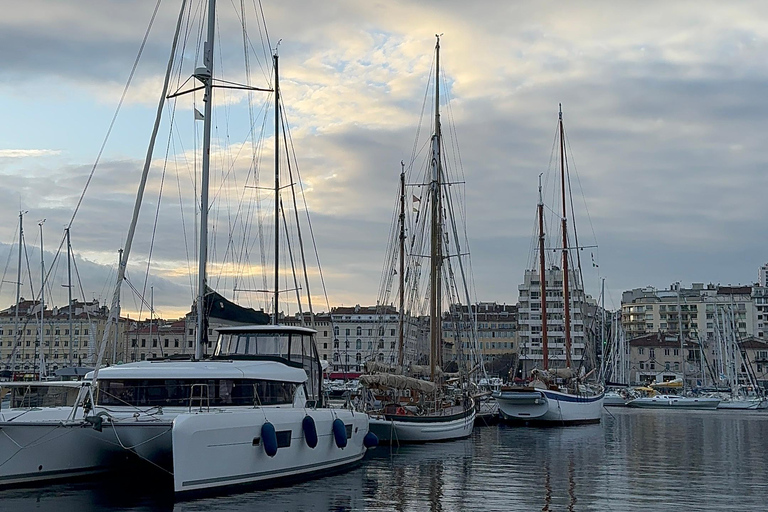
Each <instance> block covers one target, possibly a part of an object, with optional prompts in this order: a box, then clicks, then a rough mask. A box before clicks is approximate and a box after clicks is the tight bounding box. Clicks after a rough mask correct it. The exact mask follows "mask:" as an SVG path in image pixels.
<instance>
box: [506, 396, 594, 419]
mask: <svg viewBox="0 0 768 512" xmlns="http://www.w3.org/2000/svg"><path fill="white" fill-rule="evenodd" d="M603 396H604V395H603V394H602V393H601V394H599V395H594V396H582V395H572V394H569V393H562V392H560V391H551V390H544V389H524V390H523V389H521V390H511V391H509V390H508V391H497V392H495V393H494V394H493V397H494V398H495V399H496V401H497V402H498V403H499V412H500V414H501V418H502V419H503V420H506V421H511V422H523V423H536V424H549V425H568V424H580V423H599V422H600V418H601V416H602V409H603Z"/></svg>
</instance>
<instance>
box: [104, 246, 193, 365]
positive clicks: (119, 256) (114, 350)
mask: <svg viewBox="0 0 768 512" xmlns="http://www.w3.org/2000/svg"><path fill="white" fill-rule="evenodd" d="M122 260H123V250H122V249H118V251H117V268H120V264H121V262H122ZM117 307H118V309H119V308H120V297H118V298H117ZM118 327H120V318H119V315H118V317H116V318H115V339H114V341H113V342H112V364H115V363H116V362H117V343H118V340H119V337H120V335H119V333H118ZM185 345H186V343H185ZM123 357H125V358H126V359H127V358H128V355H127V354H126V355H125V356H123Z"/></svg>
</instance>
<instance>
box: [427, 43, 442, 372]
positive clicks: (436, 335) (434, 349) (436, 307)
mask: <svg viewBox="0 0 768 512" xmlns="http://www.w3.org/2000/svg"><path fill="white" fill-rule="evenodd" d="M436 37H437V43H436V45H435V52H436V53H435V133H434V135H432V182H431V183H430V193H431V195H432V200H431V201H430V206H431V209H432V224H431V239H430V263H431V265H430V275H429V280H430V286H429V289H430V297H429V338H430V340H429V341H430V358H429V374H430V378H431V380H432V382H435V367H436V366H437V365H438V364H439V360H440V353H439V352H440V340H441V338H442V337H441V333H440V328H441V326H442V324H441V322H440V310H441V307H440V299H441V297H442V293H441V292H442V290H441V284H442V283H441V280H440V274H441V269H442V264H443V261H442V250H441V249H442V243H441V242H442V237H443V234H442V229H441V223H440V210H441V208H440V192H441V190H440V187H441V184H440V36H439V35H438V36H436Z"/></svg>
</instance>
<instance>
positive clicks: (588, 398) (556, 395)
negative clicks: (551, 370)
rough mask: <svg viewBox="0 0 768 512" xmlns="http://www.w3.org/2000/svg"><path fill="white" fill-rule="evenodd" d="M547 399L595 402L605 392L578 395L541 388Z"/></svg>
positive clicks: (600, 398)
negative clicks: (592, 394)
mask: <svg viewBox="0 0 768 512" xmlns="http://www.w3.org/2000/svg"><path fill="white" fill-rule="evenodd" d="M541 392H542V393H544V396H546V397H547V398H548V399H549V400H558V401H560V402H597V401H598V400H602V398H603V396H605V393H600V394H599V395H595V396H578V395H566V394H563V393H553V392H552V391H547V390H541Z"/></svg>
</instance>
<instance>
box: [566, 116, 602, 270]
mask: <svg viewBox="0 0 768 512" xmlns="http://www.w3.org/2000/svg"><path fill="white" fill-rule="evenodd" d="M563 133H565V143H566V144H567V145H568V153H569V154H570V155H571V156H570V160H571V161H573V171H574V173H575V174H576V183H577V184H578V185H579V192H581V198H582V201H583V203H584V212H585V213H586V214H587V221H588V222H589V227H590V229H591V231H592V238H593V239H594V240H595V244H597V234H596V233H595V226H594V224H593V223H592V216H591V215H590V213H589V207H588V206H587V198H586V195H585V194H584V188H583V186H582V185H581V177H580V176H579V171H578V169H577V167H576V161H575V160H574V158H573V150H572V149H571V141H570V139H569V138H568V132H567V131H566V130H565V127H563ZM571 208H573V206H571ZM599 250H600V248H599V247H597V248H596V249H595V252H597V253H598V256H599ZM599 262H600V259H599V257H598V263H599Z"/></svg>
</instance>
